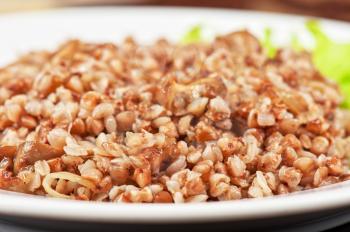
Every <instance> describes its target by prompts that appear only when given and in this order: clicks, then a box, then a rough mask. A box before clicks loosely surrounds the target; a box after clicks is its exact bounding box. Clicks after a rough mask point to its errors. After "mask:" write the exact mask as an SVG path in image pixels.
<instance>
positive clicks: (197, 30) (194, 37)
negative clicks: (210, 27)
mask: <svg viewBox="0 0 350 232" xmlns="http://www.w3.org/2000/svg"><path fill="white" fill-rule="evenodd" d="M203 40H204V39H203V28H202V26H201V25H196V26H194V27H192V28H191V29H190V30H189V31H187V32H186V33H185V35H184V36H183V37H182V38H181V43H182V44H191V43H198V42H203Z"/></svg>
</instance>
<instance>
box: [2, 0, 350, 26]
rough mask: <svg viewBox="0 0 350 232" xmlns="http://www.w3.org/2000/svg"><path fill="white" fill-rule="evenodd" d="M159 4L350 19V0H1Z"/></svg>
mask: <svg viewBox="0 0 350 232" xmlns="http://www.w3.org/2000/svg"><path fill="white" fill-rule="evenodd" d="M96 5H103V6H113V5H153V6H154V5H158V6H196V7H218V8H235V9H248V10H259V11H270V12H285V13H293V14H303V15H312V16H320V17H325V18H332V19H338V20H346V21H350V0H0V13H1V12H12V11H26V10H38V9H47V8H54V7H65V6H96Z"/></svg>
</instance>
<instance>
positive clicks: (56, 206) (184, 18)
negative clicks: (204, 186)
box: [0, 7, 350, 223]
mask: <svg viewBox="0 0 350 232" xmlns="http://www.w3.org/2000/svg"><path fill="white" fill-rule="evenodd" d="M305 20H306V19H305V18H303V17H297V16H289V15H281V14H266V13H256V12H248V11H233V10H211V9H201V10H198V9H191V8H154V7H152V8H150V7H146V8H145V7H137V8H134V7H133V8H129V7H122V8H86V9H83V8H71V9H61V10H54V11H43V12H34V13H20V14H8V15H1V16H0V28H1V36H0V54H1V55H0V64H1V65H3V64H6V63H8V62H10V61H11V60H13V59H14V58H15V57H16V56H18V55H19V54H22V53H24V52H26V51H29V50H33V49H46V48H53V47H55V46H57V44H58V43H59V42H63V41H64V40H65V39H69V38H79V39H83V40H88V41H120V40H121V39H122V38H123V37H125V36H126V35H129V34H131V35H133V36H135V37H136V38H137V39H138V40H139V41H141V42H144V43H149V42H151V41H152V40H153V39H155V38H157V37H159V36H165V37H167V38H170V39H172V40H174V41H176V40H178V39H179V38H180V37H181V35H183V32H184V31H186V29H188V28H189V27H190V26H192V25H195V24H198V23H201V24H203V25H205V26H206V28H209V30H211V31H212V32H213V33H223V32H229V31H231V30H235V29H239V28H248V29H249V30H251V31H253V32H254V33H255V34H257V35H261V34H262V31H263V29H264V28H265V27H267V26H268V27H271V28H272V29H273V31H274V33H275V37H274V39H275V40H276V42H277V43H280V44H288V43H289V39H290V37H291V35H292V34H293V33H296V34H297V35H298V36H299V37H300V38H301V39H302V41H303V42H305V43H306V44H309V45H310V44H311V39H310V37H309V36H308V34H307V33H306V32H305V29H304V22H305ZM323 26H324V28H325V29H326V31H327V33H328V34H329V35H331V36H332V37H334V38H335V39H338V40H346V39H348V40H350V30H349V29H350V26H349V24H347V23H342V22H336V21H329V20H325V21H323ZM348 205H350V183H348V182H345V183H341V184H337V185H334V186H331V187H327V188H324V189H323V190H317V191H305V192H302V193H298V194H292V195H288V196H279V197H272V198H264V199H249V200H238V201H231V202H212V203H198V204H177V205H168V204H165V205H162V204H142V205H141V204H119V205H117V204H113V203H91V202H81V201H67V200H59V199H47V198H41V197H32V196H23V195H20V194H19V195H18V194H12V193H9V192H5V191H1V192H0V214H6V215H12V216H25V217H28V216H31V217H37V218H50V219H62V220H75V221H98V222H113V223H120V222H128V223H134V222H142V223H167V222H172V223H183V222H191V223H193V222H213V221H219V220H225V221H227V220H229V221H237V220H242V219H244V220H247V219H250V220H251V219H257V218H271V217H275V216H288V215H294V214H298V213H307V212H315V211H320V210H329V209H333V208H337V207H342V206H348Z"/></svg>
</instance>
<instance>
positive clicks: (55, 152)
mask: <svg viewBox="0 0 350 232" xmlns="http://www.w3.org/2000/svg"><path fill="white" fill-rule="evenodd" d="M62 155H63V151H61V150H59V149H56V148H54V147H52V146H50V145H48V144H44V143H39V142H36V141H30V142H25V143H22V144H21V145H20V146H19V147H18V150H17V154H16V156H15V161H14V173H18V172H19V171H20V170H21V169H22V168H24V167H26V166H28V165H33V164H34V163H35V162H36V161H38V160H49V159H53V158H57V157H60V156H62Z"/></svg>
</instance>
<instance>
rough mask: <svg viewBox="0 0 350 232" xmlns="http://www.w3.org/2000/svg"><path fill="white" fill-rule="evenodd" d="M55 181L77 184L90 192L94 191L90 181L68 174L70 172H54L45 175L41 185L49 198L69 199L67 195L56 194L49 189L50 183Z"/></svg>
mask: <svg viewBox="0 0 350 232" xmlns="http://www.w3.org/2000/svg"><path fill="white" fill-rule="evenodd" d="M55 179H63V180H69V181H72V182H75V183H78V184H80V185H82V186H84V187H86V188H89V189H92V190H93V189H95V185H94V183H93V182H91V181H89V180H87V179H84V178H83V177H81V176H78V175H76V174H73V173H70V172H54V173H50V174H48V175H46V176H45V178H44V180H43V184H42V185H43V187H44V189H45V191H46V193H47V194H48V195H49V196H52V197H57V198H65V199H69V198H71V197H70V196H68V195H65V194H62V193H59V192H57V191H56V190H54V189H53V188H52V187H51V185H52V182H53V181H54V180H55Z"/></svg>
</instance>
